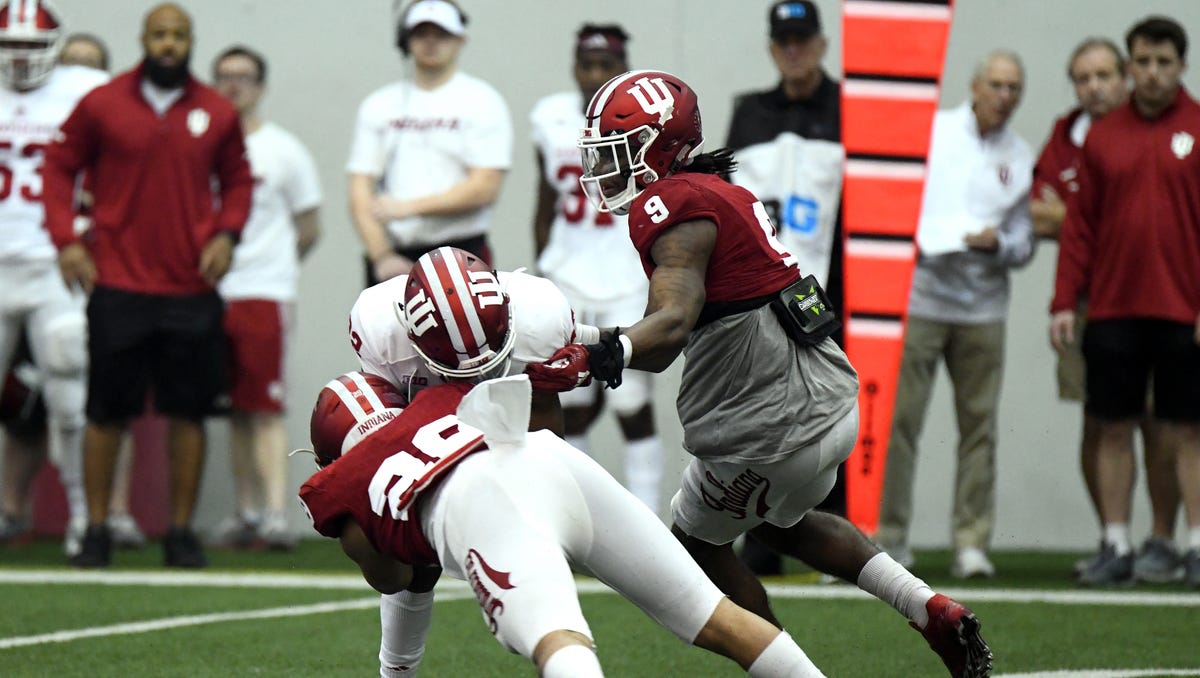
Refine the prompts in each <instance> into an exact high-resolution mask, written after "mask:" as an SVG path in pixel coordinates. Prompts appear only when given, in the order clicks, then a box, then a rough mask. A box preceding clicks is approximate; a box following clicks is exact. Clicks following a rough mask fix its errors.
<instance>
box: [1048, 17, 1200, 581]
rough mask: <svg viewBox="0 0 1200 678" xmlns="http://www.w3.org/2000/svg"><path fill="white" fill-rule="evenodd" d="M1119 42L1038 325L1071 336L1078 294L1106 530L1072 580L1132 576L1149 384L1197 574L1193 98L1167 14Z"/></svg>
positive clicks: (1198, 309)
mask: <svg viewBox="0 0 1200 678" xmlns="http://www.w3.org/2000/svg"><path fill="white" fill-rule="evenodd" d="M1125 45H1126V48H1127V49H1128V50H1129V75H1130V77H1131V79H1132V81H1133V93H1132V97H1131V100H1130V102H1129V103H1128V104H1123V105H1122V106H1120V107H1118V108H1117V109H1115V110H1114V111H1112V112H1111V113H1109V114H1108V115H1106V116H1104V117H1103V118H1102V119H1100V120H1097V121H1096V122H1095V123H1094V124H1093V125H1092V128H1091V130H1090V131H1089V133H1088V138H1087V143H1086V144H1085V145H1084V147H1083V151H1082V153H1081V156H1080V162H1079V190H1078V192H1077V193H1076V196H1075V200H1074V201H1073V202H1072V203H1071V206H1072V209H1070V210H1069V211H1068V212H1067V216H1066V220H1065V221H1064V222H1063V227H1062V232H1061V233H1060V234H1059V253H1058V273H1057V276H1056V277H1055V294H1054V301H1053V303H1052V304H1051V307H1050V308H1051V312H1052V313H1053V317H1052V319H1051V323H1050V338H1051V341H1052V342H1053V344H1054V346H1055V348H1057V349H1059V350H1063V349H1064V348H1065V347H1066V345H1068V344H1071V343H1074V341H1075V339H1076V337H1075V332H1074V330H1075V321H1076V318H1075V316H1076V311H1075V309H1076V308H1077V306H1078V304H1079V302H1080V300H1081V299H1082V298H1084V297H1085V296H1086V298H1087V304H1088V306H1087V329H1086V330H1084V334H1083V337H1082V341H1083V356H1084V361H1085V363H1086V367H1087V382H1086V383H1087V401H1086V404H1085V407H1086V410H1087V412H1088V413H1089V414H1091V415H1092V416H1093V417H1095V418H1096V419H1097V420H1099V433H1098V437H1099V442H1098V451H1097V469H1096V473H1097V476H1096V477H1097V483H1098V485H1099V497H1100V514H1101V516H1102V519H1103V520H1104V541H1103V544H1102V546H1101V553H1100V558H1099V559H1098V560H1096V561H1094V562H1093V563H1091V564H1090V567H1088V568H1087V569H1086V570H1084V572H1083V573H1082V574H1081V575H1080V580H1081V581H1082V582H1083V583H1085V584H1093V585H1096V584H1114V583H1121V582H1126V581H1129V580H1130V579H1131V578H1132V577H1133V575H1134V573H1133V562H1134V558H1133V550H1132V543H1131V540H1130V535H1129V515H1130V504H1131V497H1130V495H1131V494H1132V490H1133V481H1134V460H1133V445H1132V437H1133V429H1134V428H1135V427H1136V426H1137V423H1138V421H1139V420H1141V419H1142V418H1143V417H1144V416H1145V413H1146V397H1145V394H1146V389H1147V387H1148V385H1149V384H1153V398H1154V412H1153V416H1154V418H1155V419H1156V420H1158V432H1159V439H1160V441H1161V444H1162V445H1163V446H1164V448H1165V450H1166V451H1165V453H1164V454H1166V455H1167V456H1168V457H1170V458H1173V459H1174V460H1175V464H1176V471H1177V474H1178V483H1179V491H1180V495H1181V497H1182V498H1183V504H1184V509H1185V513H1186V516H1187V522H1188V551H1187V553H1186V554H1185V555H1184V566H1185V572H1186V575H1185V576H1186V578H1187V582H1188V584H1189V585H1191V586H1200V267H1198V266H1197V265H1196V252H1197V246H1198V244H1200V153H1194V152H1193V151H1194V149H1195V141H1196V137H1197V136H1200V106H1197V104H1196V102H1195V100H1193V99H1192V97H1191V96H1189V95H1188V93H1187V90H1186V89H1185V88H1184V87H1183V85H1182V84H1181V81H1180V78H1181V76H1182V74H1183V70H1184V68H1185V64H1186V60H1185V59H1186V57H1187V35H1186V34H1185V33H1184V30H1183V28H1182V27H1181V26H1180V25H1179V24H1178V23H1177V22H1175V21H1174V20H1172V19H1168V18H1166V17H1150V18H1148V19H1146V20H1144V21H1142V22H1140V23H1138V24H1137V25H1135V26H1133V27H1132V28H1131V29H1130V30H1129V32H1128V33H1127V34H1126V37H1125Z"/></svg>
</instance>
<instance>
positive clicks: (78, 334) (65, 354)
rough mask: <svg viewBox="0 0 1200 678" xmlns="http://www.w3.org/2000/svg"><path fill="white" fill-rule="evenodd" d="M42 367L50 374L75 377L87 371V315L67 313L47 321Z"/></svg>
mask: <svg viewBox="0 0 1200 678" xmlns="http://www.w3.org/2000/svg"><path fill="white" fill-rule="evenodd" d="M42 337H43V338H42V345H41V347H40V349H41V350H40V351H38V353H39V354H40V355H39V356H38V357H39V358H40V359H41V361H42V364H41V365H40V367H41V368H42V369H43V370H45V372H46V373H47V376H49V375H55V374H58V375H64V376H75V375H80V377H82V375H83V374H84V373H85V372H86V371H87V364H88V356H87V318H86V317H85V316H84V315H83V314H82V313H63V314H60V315H56V316H55V317H53V318H51V319H50V320H48V321H47V322H46V325H45V327H44V328H43V331H42Z"/></svg>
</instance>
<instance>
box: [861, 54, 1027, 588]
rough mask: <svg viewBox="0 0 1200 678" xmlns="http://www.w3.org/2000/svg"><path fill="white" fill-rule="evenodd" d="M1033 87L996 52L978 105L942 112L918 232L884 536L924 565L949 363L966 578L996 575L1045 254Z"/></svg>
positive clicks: (1015, 62) (974, 89) (983, 75)
mask: <svg viewBox="0 0 1200 678" xmlns="http://www.w3.org/2000/svg"><path fill="white" fill-rule="evenodd" d="M1024 80H1025V78H1024V69H1023V68H1022V66H1021V62H1020V59H1019V58H1018V57H1017V55H1016V54H1013V53H1012V52H1006V51H995V52H992V53H990V54H988V55H987V56H986V57H984V58H983V59H982V60H981V61H980V62H979V65H978V67H977V68H976V70H975V74H974V77H973V78H972V79H971V100H970V101H969V102H967V103H964V104H963V105H961V106H959V107H957V108H953V109H949V110H943V111H939V112H938V113H937V115H936V116H935V118H934V123H933V137H932V140H931V143H930V148H929V162H928V169H927V173H926V179H925V195H924V199H923V202H922V208H921V220H920V225H919V228H918V233H917V246H918V249H919V252H918V256H917V266H916V270H915V271H914V273H913V281H912V290H911V293H910V295H909V302H908V326H907V329H906V331H905V334H904V352H903V356H902V358H901V365H900V375H899V378H898V380H897V385H896V409H895V413H894V417H893V420H892V434H891V440H890V442H889V444H888V452H887V462H886V464H887V466H886V470H885V473H884V481H883V495H882V498H881V506H880V513H879V533H878V536H877V538H878V540H879V543H880V545H881V546H883V547H884V548H885V549H887V550H888V551H889V552H890V553H892V555H893V557H895V558H896V560H898V561H900V562H901V563H912V562H913V556H912V551H911V549H910V548H909V544H908V530H909V526H910V523H911V522H912V490H913V469H914V467H915V465H916V458H917V441H918V440H919V439H920V436H921V428H922V426H923V424H924V421H925V414H926V409H927V407H928V403H929V396H930V392H931V390H932V388H933V379H934V376H935V375H936V373H937V367H938V363H939V362H940V361H942V360H944V361H945V363H946V369H947V371H948V372H949V375H950V383H951V385H952V386H953V388H954V410H955V415H956V417H957V420H958V433H959V441H958V454H957V460H958V466H957V469H956V471H955V486H954V509H953V513H952V521H951V522H952V530H953V545H954V551H955V556H954V563H953V566H952V568H951V573H952V574H953V575H954V576H955V577H973V576H987V577H990V576H992V575H993V574H995V568H994V567H993V565H992V563H991V561H990V560H989V559H988V557H987V550H988V546H989V543H990V541H991V537H992V527H993V522H994V520H993V518H994V514H995V489H996V488H995V480H996V468H995V467H996V435H997V423H996V421H997V412H996V410H997V404H998V401H999V397H1000V381H1001V376H1002V375H1003V373H1004V326H1005V319H1006V317H1007V315H1008V297H1009V281H1008V272H1009V269H1010V268H1013V267H1017V266H1021V265H1024V264H1025V263H1026V262H1028V261H1029V259H1030V257H1031V256H1032V255H1033V230H1032V223H1031V220H1030V215H1029V190H1030V184H1031V182H1032V176H1033V154H1032V152H1031V151H1030V148H1029V145H1028V144H1027V143H1025V141H1024V140H1023V139H1021V138H1020V137H1018V136H1017V134H1016V133H1015V132H1013V131H1012V130H1010V129H1009V128H1008V122H1009V120H1010V118H1011V117H1012V114H1013V111H1015V110H1016V108H1017V105H1018V104H1019V103H1020V101H1021V92H1022V89H1023V85H1024Z"/></svg>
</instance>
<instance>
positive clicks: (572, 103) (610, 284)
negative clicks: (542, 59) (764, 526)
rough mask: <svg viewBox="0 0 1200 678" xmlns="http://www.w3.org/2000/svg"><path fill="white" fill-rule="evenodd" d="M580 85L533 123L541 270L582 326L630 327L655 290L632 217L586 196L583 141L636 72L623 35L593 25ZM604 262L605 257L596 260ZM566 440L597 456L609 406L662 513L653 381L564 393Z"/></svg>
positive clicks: (638, 376) (635, 472)
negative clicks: (595, 443) (609, 92)
mask: <svg viewBox="0 0 1200 678" xmlns="http://www.w3.org/2000/svg"><path fill="white" fill-rule="evenodd" d="M576 36H577V41H576V44H575V66H574V71H573V73H574V76H575V82H576V84H577V85H578V89H577V90H574V91H570V92H560V93H558V94H552V95H550V96H547V97H545V98H543V99H541V100H540V101H538V102H537V103H536V104H535V105H534V107H533V111H532V113H530V116H529V117H530V122H531V123H532V126H533V139H534V143H535V144H536V146H537V157H538V167H539V168H540V170H541V177H540V180H539V182H538V202H537V212H536V214H535V215H534V219H533V232H534V240H535V246H536V249H537V254H538V270H539V271H540V272H541V274H542V275H545V276H546V277H547V278H549V279H550V280H552V281H553V282H554V284H556V285H558V288H559V289H561V290H562V291H563V293H564V294H566V295H567V299H569V300H570V302H571V308H573V309H574V310H575V313H576V315H577V316H578V318H579V319H580V320H581V321H583V322H585V323H588V324H589V325H595V326H597V327H628V326H629V325H632V324H633V323H635V322H637V321H638V320H640V319H641V318H642V315H643V314H644V313H645V310H646V290H647V286H648V283H647V281H646V276H645V274H644V273H643V272H642V264H641V261H640V260H639V259H638V254H637V250H635V249H634V247H633V243H632V242H630V240H629V224H628V220H627V219H626V217H625V216H622V215H615V214H612V213H611V212H600V211H598V210H597V209H596V208H595V207H594V206H593V205H592V203H591V201H589V200H588V199H587V197H586V196H585V195H584V194H583V189H582V187H580V185H579V177H580V176H581V175H582V174H583V167H582V165H581V163H580V157H579V148H578V147H577V146H576V143H575V142H576V140H577V139H578V137H579V130H580V129H582V128H583V126H584V119H583V109H584V107H585V106H586V105H587V103H588V102H589V101H591V99H592V95H593V94H595V93H596V90H598V89H600V86H601V85H603V84H604V83H606V82H608V80H609V79H610V78H612V77H613V76H616V75H619V74H621V73H624V72H625V71H627V70H629V65H628V60H627V58H626V51H625V50H626V42H628V40H629V36H628V35H626V33H625V31H624V30H623V29H622V28H621V27H620V26H618V25H615V24H610V25H594V24H584V26H583V27H582V28H580V29H579V31H578V33H577V34H576ZM597 252H603V253H604V256H602V257H601V256H596V253H597ZM559 397H560V398H561V399H562V406H563V419H564V422H565V426H566V430H565V434H564V436H563V437H564V438H565V439H566V441H567V442H569V443H571V444H572V445H574V446H575V447H577V448H579V449H581V450H584V451H587V450H588V444H587V431H588V428H590V427H591V425H592V424H593V423H594V422H595V421H596V418H597V417H598V416H599V414H600V411H601V408H602V407H603V406H604V405H605V404H607V405H608V406H609V407H610V408H611V409H612V410H613V411H614V412H615V413H616V415H617V421H618V423H620V425H621V433H622V435H623V436H624V438H625V486H626V487H627V488H629V491H630V492H633V494H634V495H635V496H637V498H638V499H641V500H642V501H643V502H645V504H646V505H647V506H649V507H650V508H651V510H654V511H657V510H658V506H659V490H660V486H661V484H662V442H661V441H660V440H659V437H658V433H657V431H656V430H655V426H654V409H653V407H652V406H651V402H652V400H653V378H652V377H651V375H650V373H649V372H639V371H630V372H627V373H625V379H624V381H623V382H622V384H621V388H619V389H616V390H611V391H605V390H604V385H603V384H600V383H594V384H592V385H591V386H589V387H587V388H578V389H575V390H573V391H568V392H566V393H562V394H560V396H559Z"/></svg>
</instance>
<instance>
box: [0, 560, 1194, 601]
mask: <svg viewBox="0 0 1200 678" xmlns="http://www.w3.org/2000/svg"><path fill="white" fill-rule="evenodd" d="M0 584H90V585H95V584H99V585H107V586H212V587H229V588H285V589H300V588H303V589H314V588H315V589H344V590H363V591H366V590H369V589H368V588H367V584H366V582H364V581H363V579H362V577H360V576H358V575H336V574H282V573H249V572H211V571H209V572H162V571H144V572H143V571H130V570H124V571H105V570H67V569H59V570H5V569H0ZM576 585H577V587H578V588H579V591H580V592H581V593H603V592H606V591H609V588H608V587H607V586H605V585H604V584H602V583H600V582H598V581H596V580H594V579H590V578H580V579H579V580H578V581H577V582H576ZM438 590H439V591H442V590H444V591H465V590H467V586H466V584H465V583H463V582H460V581H455V580H450V579H442V581H441V582H440V583H439V584H438ZM767 591H768V592H769V593H770V594H771V595H773V596H777V597H780V598H806V599H814V600H853V599H863V600H866V599H869V598H870V595H869V594H867V593H865V592H863V591H861V590H860V589H858V588H857V587H854V586H849V585H837V584H834V585H813V584H767ZM941 592H942V593H945V594H946V595H948V596H951V597H953V598H957V599H961V600H965V601H969V602H988V603H1046V604H1051V605H1134V606H1147V607H1155V606H1161V607H1200V593H1159V592H1153V591H1131V590H1124V591H1100V590H1088V589H1078V590H1057V591H1056V590H1040V589H972V588H953V589H946V590H943V591H941Z"/></svg>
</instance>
